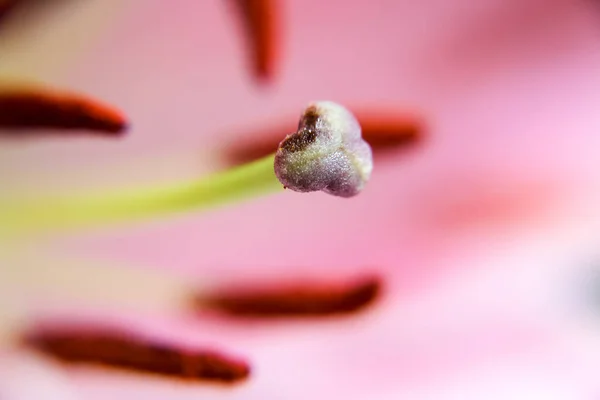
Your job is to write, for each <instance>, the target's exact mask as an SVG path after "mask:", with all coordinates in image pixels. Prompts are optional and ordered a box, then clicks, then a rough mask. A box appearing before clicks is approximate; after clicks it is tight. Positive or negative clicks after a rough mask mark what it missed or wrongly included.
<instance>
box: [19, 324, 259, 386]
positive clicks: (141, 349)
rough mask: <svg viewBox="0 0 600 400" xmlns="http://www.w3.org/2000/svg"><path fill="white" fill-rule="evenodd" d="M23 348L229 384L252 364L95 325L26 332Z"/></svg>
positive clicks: (75, 361)
mask: <svg viewBox="0 0 600 400" xmlns="http://www.w3.org/2000/svg"><path fill="white" fill-rule="evenodd" d="M22 343H23V345H24V346H25V347H27V348H29V349H31V350H34V351H37V352H40V353H42V354H44V355H46V356H48V357H51V358H54V359H56V360H58V361H61V362H63V363H65V364H68V365H94V366H103V367H107V368H113V369H118V370H124V371H131V372H138V373H146V374H153V375H160V376H164V377H172V378H182V379H185V380H189V381H204V382H214V383H224V384H233V383H237V382H241V381H244V380H246V379H247V378H248V377H249V375H250V366H249V365H248V364H247V363H246V362H245V361H242V360H241V359H238V358H233V357H230V356H228V355H225V354H223V353H221V352H219V351H216V350H191V349H186V348H182V347H177V346H174V345H169V344H166V343H157V342H152V341H149V340H148V339H145V338H140V337H135V336H134V335H131V334H126V333H125V332H122V331H118V330H112V329H107V328H98V327H85V328H80V327H62V328H53V329H46V330H38V331H34V332H32V333H29V334H26V335H24V338H23V340H22Z"/></svg>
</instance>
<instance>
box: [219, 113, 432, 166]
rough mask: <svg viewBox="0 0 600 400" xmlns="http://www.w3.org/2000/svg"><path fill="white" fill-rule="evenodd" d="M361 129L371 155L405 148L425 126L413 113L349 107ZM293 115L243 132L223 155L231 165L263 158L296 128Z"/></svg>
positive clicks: (411, 143) (419, 134)
mask: <svg viewBox="0 0 600 400" xmlns="http://www.w3.org/2000/svg"><path fill="white" fill-rule="evenodd" d="M350 109H351V110H352V111H353V112H354V115H355V116H356V118H357V119H358V122H359V123H360V125H361V128H362V135H363V138H364V139H365V140H366V141H367V143H369V144H370V145H371V148H372V149H373V152H374V154H375V156H376V155H377V154H380V153H382V152H385V151H386V150H394V149H400V148H406V147H408V146H412V145H415V144H416V143H417V142H419V141H420V140H421V139H422V138H423V134H424V130H425V126H424V121H423V119H422V118H420V117H419V116H417V115H416V114H410V113H402V112H400V113H399V112H393V111H388V110H377V109H360V108H357V109H353V108H350ZM297 124H298V123H297V117H295V119H293V118H290V119H289V121H288V122H285V123H281V124H278V125H277V126H276V127H275V128H267V129H264V128H263V129H255V130H253V131H251V132H248V133H244V134H243V135H242V136H241V137H239V138H238V139H236V142H234V143H232V144H231V146H230V147H229V148H228V149H227V158H228V159H229V160H230V161H231V162H232V163H234V164H240V163H245V162H249V161H252V160H256V159H259V158H261V157H265V156H267V155H269V154H271V153H274V152H275V151H276V150H277V146H278V144H279V142H281V139H282V138H283V137H285V136H286V135H287V134H289V133H291V132H294V131H296V129H297Z"/></svg>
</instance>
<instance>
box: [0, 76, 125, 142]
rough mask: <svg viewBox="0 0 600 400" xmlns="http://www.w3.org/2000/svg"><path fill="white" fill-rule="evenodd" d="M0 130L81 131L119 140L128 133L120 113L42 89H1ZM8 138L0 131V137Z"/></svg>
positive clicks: (97, 102) (91, 102) (70, 94)
mask: <svg viewBox="0 0 600 400" xmlns="http://www.w3.org/2000/svg"><path fill="white" fill-rule="evenodd" d="M0 128H11V129H12V130H15V129H18V131H17V132H21V130H22V129H32V128H40V129H41V128H47V129H60V130H62V131H64V130H79V131H82V132H83V131H92V132H96V133H101V134H103V135H110V136H116V135H119V134H122V133H123V132H124V131H125V130H126V128H127V121H126V119H125V116H124V115H123V114H122V113H121V112H120V111H118V110H117V109H115V108H113V107H112V106H109V105H106V104H103V103H101V102H99V101H97V100H94V99H91V98H89V97H86V96H82V95H78V94H73V93H69V92H61V91H56V90H49V89H42V88H32V87H28V88H6V89H5V88H1V87H0ZM6 134H7V133H6V132H3V131H0V135H6ZM12 134H14V133H12ZM17 135H18V133H17Z"/></svg>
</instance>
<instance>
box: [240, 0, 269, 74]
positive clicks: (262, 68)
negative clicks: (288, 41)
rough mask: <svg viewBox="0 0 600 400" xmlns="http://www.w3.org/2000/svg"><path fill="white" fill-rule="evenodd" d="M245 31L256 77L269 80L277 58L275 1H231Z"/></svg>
mask: <svg viewBox="0 0 600 400" xmlns="http://www.w3.org/2000/svg"><path fill="white" fill-rule="evenodd" d="M233 1H234V3H235V6H236V7H237V9H238V10H239V14H240V16H241V19H242V23H243V25H244V29H245V31H246V36H247V40H248V44H249V47H250V49H251V54H252V64H253V69H254V73H255V75H256V77H257V78H258V79H260V80H263V81H265V80H269V79H271V78H272V77H273V74H274V73H275V68H276V63H277V57H278V50H279V49H278V40H279V38H280V32H279V25H278V22H279V17H280V13H279V9H278V6H279V4H278V1H277V0H233Z"/></svg>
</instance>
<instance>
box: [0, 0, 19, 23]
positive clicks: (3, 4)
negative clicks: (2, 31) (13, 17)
mask: <svg viewBox="0 0 600 400" xmlns="http://www.w3.org/2000/svg"><path fill="white" fill-rule="evenodd" d="M20 1H21V0H0V21H1V20H2V19H3V18H4V17H6V16H7V15H8V13H9V12H10V11H12V10H13V9H14V8H15V6H16V5H17V3H19V2H20Z"/></svg>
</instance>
